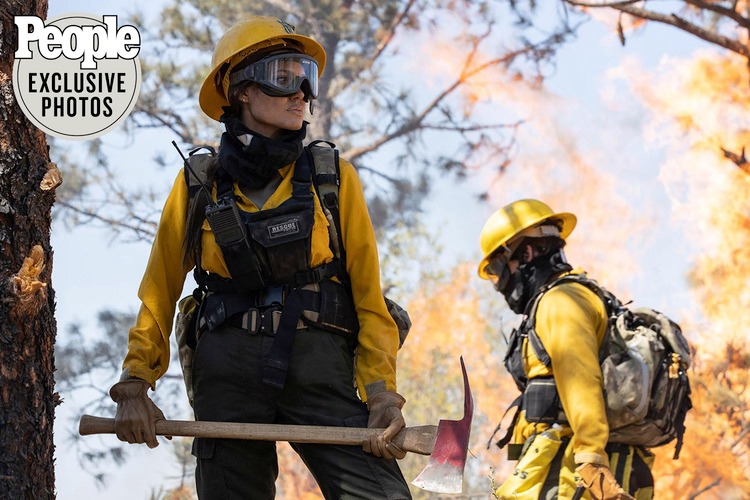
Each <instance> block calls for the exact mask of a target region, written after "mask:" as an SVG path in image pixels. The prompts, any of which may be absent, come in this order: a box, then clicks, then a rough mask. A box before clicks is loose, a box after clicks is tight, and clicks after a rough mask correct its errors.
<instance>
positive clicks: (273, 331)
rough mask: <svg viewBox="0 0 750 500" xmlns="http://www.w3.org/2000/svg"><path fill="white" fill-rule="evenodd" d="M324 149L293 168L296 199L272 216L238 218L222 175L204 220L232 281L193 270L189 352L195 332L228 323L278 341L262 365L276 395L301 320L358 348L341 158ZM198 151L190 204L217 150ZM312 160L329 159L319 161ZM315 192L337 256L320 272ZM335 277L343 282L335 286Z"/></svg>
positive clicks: (307, 153)
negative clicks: (313, 263) (314, 252)
mask: <svg viewBox="0 0 750 500" xmlns="http://www.w3.org/2000/svg"><path fill="white" fill-rule="evenodd" d="M318 142H321V141H316V142H314V143H312V144H311V145H310V146H308V147H306V148H305V150H304V152H303V154H302V155H301V156H300V158H299V159H298V160H297V162H296V163H295V166H294V172H293V177H292V196H291V198H290V199H288V200H286V201H285V202H284V203H282V204H281V205H280V206H279V207H277V208H274V209H271V210H261V211H258V212H253V213H250V212H244V211H242V210H240V209H239V208H238V207H237V206H236V203H235V201H234V193H233V180H232V178H231V177H230V176H229V175H228V174H226V173H225V172H223V171H222V170H221V169H219V171H218V172H217V178H216V185H217V203H216V204H215V205H210V206H209V207H208V208H207V209H206V218H207V220H208V221H209V224H210V225H211V228H212V231H213V232H214V236H215V239H216V242H217V244H218V245H219V247H220V248H221V251H222V255H223V257H224V261H225V263H226V265H227V269H228V270H229V274H230V275H231V276H232V278H224V277H222V276H218V275H214V274H211V273H208V272H206V271H205V270H204V269H203V268H202V267H201V265H200V262H197V263H196V267H195V270H194V277H195V281H196V283H197V284H198V287H197V288H196V289H195V290H194V292H193V297H194V299H195V300H196V302H198V304H200V313H199V314H196V320H197V323H196V325H195V327H196V328H195V331H196V335H193V337H192V338H190V337H188V340H187V342H188V345H190V346H191V347H194V346H195V344H196V341H197V332H200V331H201V330H202V329H203V328H206V329H207V330H208V331H212V330H215V329H216V328H218V327H219V326H220V325H222V324H224V323H225V322H227V321H230V322H231V321H235V322H236V323H237V324H236V326H240V327H242V328H245V329H247V330H248V331H250V332H253V333H257V332H262V333H265V334H267V335H273V336H274V341H273V345H272V347H271V350H270V352H269V354H268V356H267V358H266V359H265V360H264V366H263V381H264V383H266V384H267V385H270V386H273V387H277V388H283V387H284V383H285V380H286V374H287V370H288V367H289V359H290V357H291V353H292V348H293V344H294V334H295V331H296V330H297V328H298V327H299V326H301V325H300V323H301V322H302V321H303V320H304V322H307V323H312V324H315V325H317V326H319V327H320V328H323V329H326V330H330V331H334V332H336V333H345V334H347V335H348V336H349V338H351V339H352V340H353V342H352V348H353V347H354V345H355V343H356V334H357V332H358V331H359V323H358V320H357V316H356V312H355V310H354V305H353V302H352V299H351V289H350V287H349V286H348V284H349V278H348V275H347V273H346V269H345V265H344V260H343V258H344V254H343V245H342V244H341V239H340V234H341V233H340V227H339V217H338V215H339V214H338V182H339V175H338V170H337V169H338V152H337V150H336V149H334V146H333V145H332V144H330V143H327V144H329V145H330V146H331V147H330V148H327V147H320V146H317V143H318ZM199 149H201V148H199ZM199 149H198V150H199ZM198 150H193V151H191V153H190V158H189V160H188V161H189V162H190V165H191V167H193V168H192V170H193V171H194V172H195V174H196V175H197V176H198V177H199V178H194V175H192V174H191V172H190V171H189V170H188V169H185V175H186V182H187V185H188V196H189V199H190V200H191V202H192V201H193V200H194V198H195V195H196V194H197V192H198V190H199V189H200V185H201V183H202V182H205V172H206V170H207V167H208V165H209V164H210V161H214V157H213V155H215V152H214V151H213V150H209V153H208V154H195V153H196V152H197V151H198ZM323 151H330V153H328V152H326V153H324V152H323ZM314 156H321V157H323V156H325V157H326V158H321V160H320V161H319V160H316V159H315V158H314ZM329 157H330V158H329ZM329 160H330V163H332V164H333V165H335V166H336V167H335V168H336V171H335V172H334V173H330V172H329V171H328V170H329V169H324V170H323V172H322V173H319V174H314V173H313V172H314V171H313V168H314V167H313V166H314V165H315V163H321V162H328V161H329ZM200 177H203V178H200ZM313 185H314V187H315V191H316V192H317V193H318V196H319V198H320V201H321V206H322V208H323V210H324V213H325V215H326V218H327V219H328V221H329V225H330V228H329V232H330V234H329V235H330V239H331V242H330V243H331V248H332V249H333V251H334V259H333V260H332V261H331V262H329V263H326V264H322V265H320V266H317V267H310V265H309V262H310V248H311V235H312V227H313V224H314V210H315V203H314V199H313V193H312V191H311V187H312V186H313ZM331 186H333V187H331ZM198 255H200V252H198ZM334 277H336V280H337V281H334V280H332V279H331V278H334ZM302 326H303V325H302ZM191 344H192V345H191Z"/></svg>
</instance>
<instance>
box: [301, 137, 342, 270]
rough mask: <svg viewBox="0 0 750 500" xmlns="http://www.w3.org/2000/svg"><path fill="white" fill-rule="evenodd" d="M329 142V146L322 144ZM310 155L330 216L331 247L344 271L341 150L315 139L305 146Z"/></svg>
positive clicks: (313, 175) (314, 181) (316, 188)
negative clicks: (341, 212)
mask: <svg viewBox="0 0 750 500" xmlns="http://www.w3.org/2000/svg"><path fill="white" fill-rule="evenodd" d="M321 143H322V144H327V145H328V147H326V146H322V145H320V144H321ZM305 149H306V150H307V151H308V153H309V155H310V159H311V160H312V162H311V169H312V178H313V184H314V186H315V191H316V192H317V193H318V198H320V204H321V206H322V207H323V212H324V213H325V214H326V218H328V223H329V225H331V226H332V229H333V231H330V238H331V249H332V250H333V253H334V255H335V256H336V257H337V258H339V259H340V260H341V263H342V266H341V268H342V271H343V272H346V249H345V248H344V242H343V239H342V233H341V217H340V214H339V186H340V184H341V170H340V168H339V150H338V149H336V145H335V144H333V143H332V142H328V141H313V142H311V143H310V145H309V146H307V147H306V148H305Z"/></svg>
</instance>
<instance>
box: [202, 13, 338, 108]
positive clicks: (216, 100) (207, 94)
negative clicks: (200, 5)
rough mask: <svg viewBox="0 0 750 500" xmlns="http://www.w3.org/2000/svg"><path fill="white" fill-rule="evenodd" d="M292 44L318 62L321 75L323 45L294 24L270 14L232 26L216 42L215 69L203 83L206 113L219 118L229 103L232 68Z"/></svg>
mask: <svg viewBox="0 0 750 500" xmlns="http://www.w3.org/2000/svg"><path fill="white" fill-rule="evenodd" d="M285 46H289V47H291V48H294V49H298V50H301V51H302V53H303V54H307V55H308V56H310V57H312V58H314V59H315V60H316V61H317V63H318V76H320V75H321V74H322V73H323V69H324V68H325V65H326V52H325V50H324V49H323V46H322V45H320V44H319V43H318V42H316V41H315V40H313V39H312V38H310V37H307V36H304V35H299V34H297V33H296V32H295V28H294V26H292V25H291V24H288V23H285V22H284V21H281V20H279V19H276V18H275V17H270V16H250V17H248V18H246V19H244V20H243V21H241V22H239V23H238V24H236V25H234V26H232V27H231V28H229V30H228V31H227V32H226V33H224V36H222V37H221V39H220V40H219V43H218V44H216V49H214V54H213V57H212V58H211V72H210V73H209V74H208V76H207V77H206V79H205V81H204V82H203V86H202V87H201V90H200V95H199V97H198V102H199V103H200V107H201V109H202V110H203V112H204V113H206V114H207V115H208V116H209V117H211V118H213V119H214V120H217V121H218V120H219V118H220V117H221V115H222V114H223V113H224V111H223V109H222V108H223V107H224V106H228V105H229V101H228V100H227V88H228V82H229V74H230V73H231V70H232V68H233V67H234V66H235V65H237V64H238V63H239V62H241V61H243V60H244V59H245V58H247V57H248V56H250V55H252V54H253V53H255V52H258V51H259V50H263V49H267V48H271V47H274V48H275V47H278V48H283V47H285Z"/></svg>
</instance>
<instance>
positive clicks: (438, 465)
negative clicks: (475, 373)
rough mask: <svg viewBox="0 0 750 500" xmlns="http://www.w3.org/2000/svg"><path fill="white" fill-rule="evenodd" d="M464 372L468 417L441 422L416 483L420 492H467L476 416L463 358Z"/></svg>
mask: <svg viewBox="0 0 750 500" xmlns="http://www.w3.org/2000/svg"><path fill="white" fill-rule="evenodd" d="M461 371H462V373H463V376H464V416H463V418H462V419H461V420H441V421H440V422H438V428H437V434H436V438H435V447H434V448H433V450H432V454H431V455H430V460H429V462H427V465H426V466H425V468H424V470H422V472H421V473H420V474H419V476H417V478H416V479H415V480H414V481H412V484H413V485H414V486H416V487H417V488H422V489H423V490H427V491H434V492H436V493H461V492H462V490H463V478H464V466H465V465H466V457H467V455H468V453H469V432H470V431H471V419H472V417H473V415H474V399H473V398H472V397H471V388H470V387H469V377H468V376H467V375H466V366H465V365H464V358H463V356H462V357H461Z"/></svg>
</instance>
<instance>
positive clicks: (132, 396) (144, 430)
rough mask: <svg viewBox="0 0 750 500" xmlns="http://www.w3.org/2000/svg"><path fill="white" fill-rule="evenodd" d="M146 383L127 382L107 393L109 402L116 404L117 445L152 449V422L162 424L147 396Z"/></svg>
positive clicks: (153, 433)
mask: <svg viewBox="0 0 750 500" xmlns="http://www.w3.org/2000/svg"><path fill="white" fill-rule="evenodd" d="M149 387H150V385H149V383H148V382H146V381H145V380H141V379H128V380H123V381H120V382H117V383H116V384H115V385H113V386H112V388H111V389H110V390H109V395H110V397H111V398H112V400H113V401H114V402H115V403H117V414H116V415H115V434H117V437H118V439H120V441H127V442H128V443H131V444H133V443H146V444H147V445H148V447H149V448H156V447H157V446H159V442H158V441H157V440H156V421H157V420H165V418H164V414H163V413H162V412H161V410H160V409H159V407H158V406H156V405H155V404H154V402H153V401H151V399H150V398H149V397H148V396H147V394H146V393H147V392H148V388H149Z"/></svg>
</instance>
